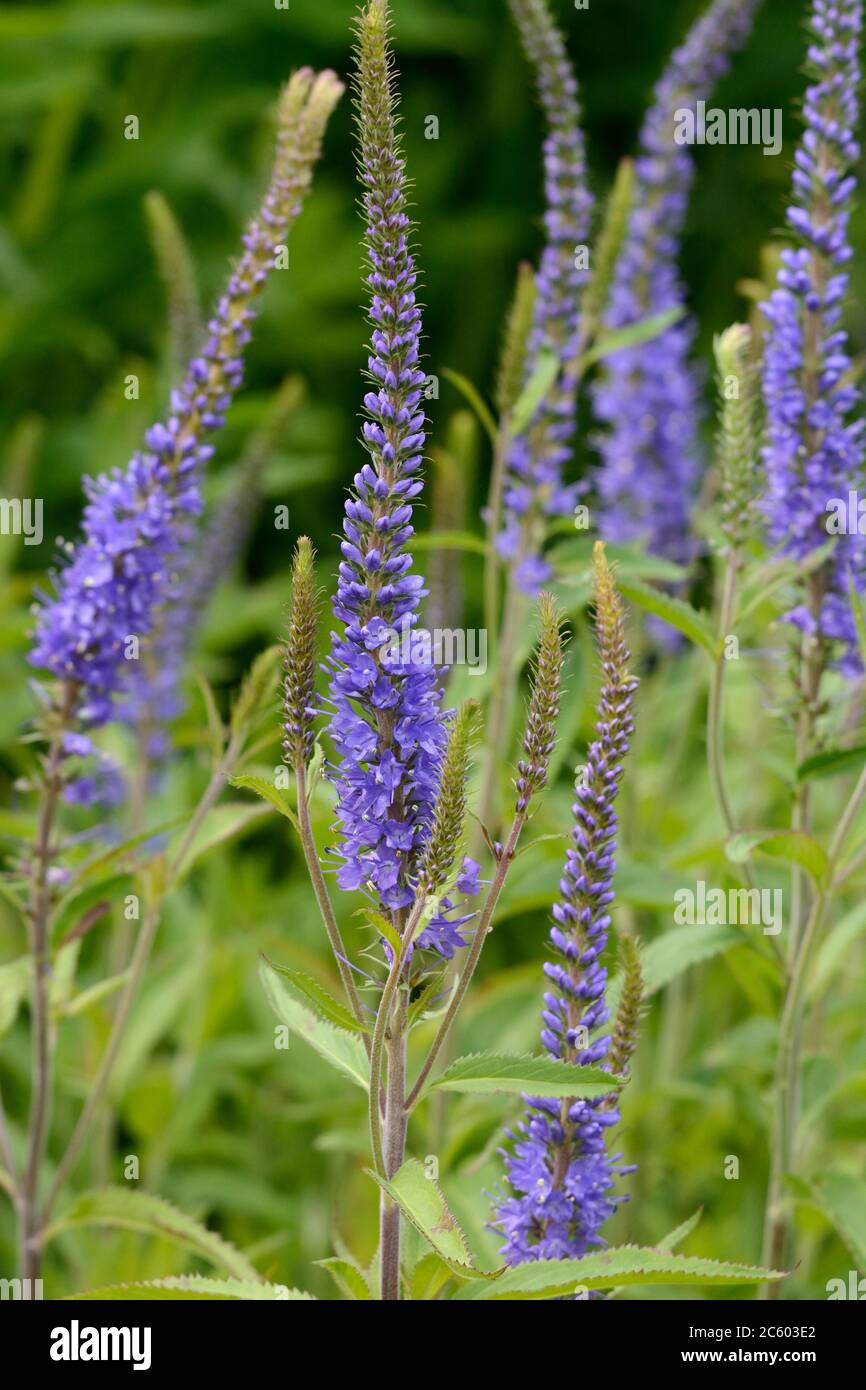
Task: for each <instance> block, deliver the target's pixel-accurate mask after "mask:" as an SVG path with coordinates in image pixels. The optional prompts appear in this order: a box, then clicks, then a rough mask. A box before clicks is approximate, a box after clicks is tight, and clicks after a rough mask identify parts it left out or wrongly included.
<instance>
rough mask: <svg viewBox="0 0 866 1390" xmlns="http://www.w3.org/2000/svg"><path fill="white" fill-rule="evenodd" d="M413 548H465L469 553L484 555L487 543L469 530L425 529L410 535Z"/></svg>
mask: <svg viewBox="0 0 866 1390" xmlns="http://www.w3.org/2000/svg"><path fill="white" fill-rule="evenodd" d="M412 549H413V550H465V551H467V552H468V553H469V554H470V555H486V554H487V549H488V547H487V543H486V541H484V540H482V538H481V536H474V535H473V534H472V532H471V531H425V532H423V534H422V535H420V536H413V537H412Z"/></svg>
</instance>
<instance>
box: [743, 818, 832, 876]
mask: <svg viewBox="0 0 866 1390" xmlns="http://www.w3.org/2000/svg"><path fill="white" fill-rule="evenodd" d="M755 850H759V851H760V852H761V854H766V855H767V856H768V858H770V859H781V860H783V861H784V862H785V863H786V864H796V866H797V867H798V868H800V869H804V870H805V871H806V873H807V874H809V875H810V877H811V878H813V879H814V881H815V882H816V883H817V884H822V883H823V882H824V880H825V878H826V876H827V868H828V863H827V852H826V850H825V849H824V847H823V845H821V844H819V843H818V841H817V840H815V839H813V838H812V836H811V835H807V834H806V832H805V831H803V830H742V831H740V833H739V834H738V835H732V836H731V838H730V839H729V840H728V841H727V843H726V845H725V853H726V855H727V856H728V858H729V859H730V860H731V863H733V864H742V863H745V861H746V860H747V859H749V858H751V856H752V854H754V852H755Z"/></svg>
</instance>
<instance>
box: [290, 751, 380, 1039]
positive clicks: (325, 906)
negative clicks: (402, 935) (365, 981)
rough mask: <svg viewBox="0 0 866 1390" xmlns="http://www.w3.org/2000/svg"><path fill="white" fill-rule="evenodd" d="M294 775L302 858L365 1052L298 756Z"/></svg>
mask: <svg viewBox="0 0 866 1390" xmlns="http://www.w3.org/2000/svg"><path fill="white" fill-rule="evenodd" d="M295 777H296V779H297V788H298V825H299V827H300V839H301V848H302V850H303V853H304V860H305V862H306V865H307V873H308V874H309V875H310V882H311V883H312V885H313V892H314V893H315V895H316V902H317V903H318V905H319V912H320V913H321V916H322V921H323V923H324V925H325V931H326V932H327V934H328V940H329V942H330V943H331V950H332V951H333V953H334V958H335V960H336V962H337V969H338V970H339V972H340V979H341V980H342V982H343V989H344V990H345V991H346V997H347V999H348V1001H349V1005H350V1007H351V1010H352V1013H353V1014H354V1016H355V1018H356V1019H357V1021H358V1022H359V1023H361V1024H364V1032H363V1034H362V1037H363V1041H364V1046H365V1047H366V1049H367V1055H368V1056H369V1053H370V1036H369V1034H368V1032H367V1026H366V1024H365V1022H364V1011H363V1008H362V1005H361V1000H360V997H359V995H358V991H357V988H356V986H355V981H354V980H353V979H352V970H351V967H350V966H349V964H348V957H347V955H346V948H345V946H344V944H343V938H342V935H341V932H340V928H339V926H338V925H337V919H336V917H335V916H334V909H333V907H332V906H331V899H330V898H329V896H328V889H327V887H326V886H325V879H324V876H323V874H322V866H321V864H320V863H319V852H318V850H317V848H316V839H315V836H314V834H313V827H312V824H311V822H310V807H309V802H308V800H307V770H306V768H305V767H304V764H303V762H302V761H301V759H298V760H297V761H296V763H295Z"/></svg>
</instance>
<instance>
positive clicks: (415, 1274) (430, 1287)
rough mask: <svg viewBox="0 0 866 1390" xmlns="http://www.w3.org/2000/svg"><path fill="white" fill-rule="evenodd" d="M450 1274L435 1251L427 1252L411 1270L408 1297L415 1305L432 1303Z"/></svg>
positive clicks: (450, 1271) (449, 1270)
mask: <svg viewBox="0 0 866 1390" xmlns="http://www.w3.org/2000/svg"><path fill="white" fill-rule="evenodd" d="M452 1273H453V1271H452V1270H451V1269H449V1267H448V1265H447V1264H446V1263H445V1261H444V1260H443V1259H442V1258H441V1257H440V1256H439V1255H437V1254H436V1251H435V1250H428V1251H427V1254H426V1255H424V1256H423V1257H422V1258H421V1259H420V1260H419V1261H418V1263H417V1264H416V1266H415V1268H414V1269H413V1270H412V1274H411V1277H410V1279H409V1294H410V1297H411V1298H412V1299H413V1300H414V1301H415V1302H417V1303H430V1302H432V1301H433V1299H434V1298H435V1297H436V1295H437V1294H439V1293H441V1292H442V1290H443V1289H444V1287H445V1285H446V1284H447V1283H448V1280H449V1279H450V1278H451V1275H452Z"/></svg>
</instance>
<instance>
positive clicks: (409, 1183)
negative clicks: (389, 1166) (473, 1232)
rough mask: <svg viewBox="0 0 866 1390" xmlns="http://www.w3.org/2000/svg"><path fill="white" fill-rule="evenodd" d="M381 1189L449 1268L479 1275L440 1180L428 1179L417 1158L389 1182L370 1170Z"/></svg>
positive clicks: (465, 1273)
mask: <svg viewBox="0 0 866 1390" xmlns="http://www.w3.org/2000/svg"><path fill="white" fill-rule="evenodd" d="M367 1172H368V1173H369V1175H370V1177H371V1178H372V1179H373V1181H374V1182H376V1183H378V1185H379V1187H381V1189H382V1191H383V1192H385V1193H386V1194H387V1196H389V1197H390V1198H391V1201H392V1202H396V1204H397V1206H398V1207H399V1208H400V1210H401V1211H402V1213H403V1215H404V1216H405V1217H406V1220H407V1221H409V1222H411V1224H412V1225H413V1226H414V1227H415V1229H416V1231H419V1232H420V1234H421V1235H422V1236H423V1237H424V1239H425V1240H426V1241H427V1242H428V1244H429V1245H431V1246H432V1247H433V1249H434V1250H435V1251H436V1253H437V1254H438V1255H439V1256H440V1258H441V1259H442V1260H444V1261H445V1263H446V1264H447V1266H448V1268H449V1269H451V1270H453V1271H454V1272H455V1273H462V1275H463V1277H464V1278H467V1279H468V1278H472V1277H473V1275H474V1274H475V1275H477V1271H473V1265H472V1260H471V1256H470V1254H469V1247H468V1245H467V1244H466V1237H465V1236H464V1234H463V1232H462V1231H461V1229H460V1227H459V1226H458V1225H457V1222H456V1221H455V1220H454V1217H453V1216H452V1215H451V1212H450V1211H449V1209H448V1203H447V1202H446V1200H445V1194H444V1193H443V1191H442V1189H441V1187H440V1186H439V1184H438V1182H436V1180H435V1179H434V1178H429V1177H428V1176H427V1174H426V1172H425V1169H424V1165H423V1163H421V1161H420V1160H419V1159H417V1158H410V1159H407V1160H406V1162H405V1163H404V1164H403V1166H402V1168H400V1169H398V1171H397V1172H396V1173H395V1174H394V1176H393V1178H391V1179H390V1181H388V1180H387V1179H385V1178H382V1177H380V1176H379V1174H378V1173H374V1172H373V1171H372V1170H371V1169H367Z"/></svg>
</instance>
